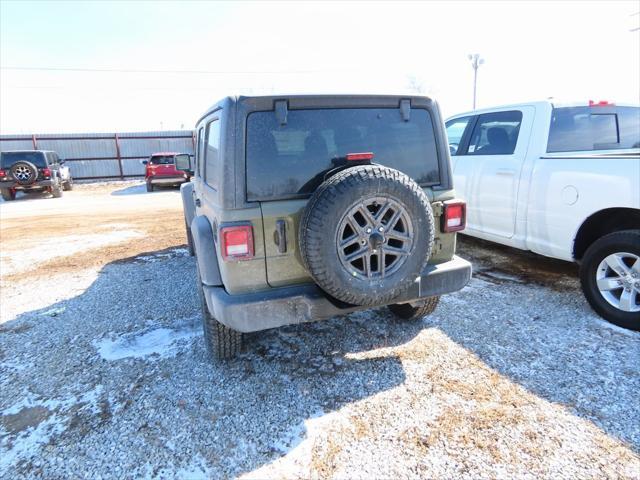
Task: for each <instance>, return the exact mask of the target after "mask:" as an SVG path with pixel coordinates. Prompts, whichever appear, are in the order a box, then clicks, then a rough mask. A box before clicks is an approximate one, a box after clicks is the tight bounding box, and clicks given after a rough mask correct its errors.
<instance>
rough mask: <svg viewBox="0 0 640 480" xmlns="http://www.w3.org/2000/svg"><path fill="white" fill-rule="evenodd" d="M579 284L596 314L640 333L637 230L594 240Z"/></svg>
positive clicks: (639, 245)
mask: <svg viewBox="0 0 640 480" xmlns="http://www.w3.org/2000/svg"><path fill="white" fill-rule="evenodd" d="M580 281H581V284H582V290H583V292H584V295H585V297H586V298H587V301H588V302H589V304H590V305H591V307H592V308H593V309H594V310H595V311H596V313H598V314H599V315H600V316H601V317H603V318H604V319H606V320H608V321H610V322H611V323H613V324H615V325H618V326H620V327H623V328H629V329H631V330H640V230H624V231H621V232H615V233H611V234H609V235H605V236H604V237H602V238H600V239H599V240H596V241H595V242H594V243H593V244H592V245H591V246H590V247H589V248H588V249H587V251H586V252H585V254H584V257H583V259H582V265H581V266H580Z"/></svg>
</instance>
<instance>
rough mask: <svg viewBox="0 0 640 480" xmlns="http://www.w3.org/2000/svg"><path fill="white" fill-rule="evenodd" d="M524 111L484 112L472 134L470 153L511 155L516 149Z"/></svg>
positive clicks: (468, 152) (468, 151)
mask: <svg viewBox="0 0 640 480" xmlns="http://www.w3.org/2000/svg"><path fill="white" fill-rule="evenodd" d="M521 123H522V112H520V111H518V110H511V111H507V112H494V113H484V114H482V115H480V117H479V118H478V122H477V123H476V126H475V127H474V129H473V133H472V134H471V141H470V142H469V148H468V150H467V154H468V155H511V154H512V153H513V152H514V151H515V149H516V143H517V142H518V133H519V132H520V124H521Z"/></svg>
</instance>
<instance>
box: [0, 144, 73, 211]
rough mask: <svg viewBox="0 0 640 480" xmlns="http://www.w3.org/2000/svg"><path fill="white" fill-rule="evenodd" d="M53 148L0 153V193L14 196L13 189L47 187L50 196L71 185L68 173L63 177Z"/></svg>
mask: <svg viewBox="0 0 640 480" xmlns="http://www.w3.org/2000/svg"><path fill="white" fill-rule="evenodd" d="M63 163H64V162H63V161H62V160H60V158H59V157H58V154H57V153H56V152H51V151H44V150H22V151H11V152H2V153H0V193H1V194H2V198H3V199H4V200H5V201H6V200H14V199H15V198H16V192H17V191H20V190H21V191H25V192H34V191H48V192H50V193H51V194H52V195H53V197H54V198H59V197H61V196H62V190H63V189H64V190H68V189H70V187H71V180H70V177H69V178H67V179H63V175H62V171H61V165H62V164H63Z"/></svg>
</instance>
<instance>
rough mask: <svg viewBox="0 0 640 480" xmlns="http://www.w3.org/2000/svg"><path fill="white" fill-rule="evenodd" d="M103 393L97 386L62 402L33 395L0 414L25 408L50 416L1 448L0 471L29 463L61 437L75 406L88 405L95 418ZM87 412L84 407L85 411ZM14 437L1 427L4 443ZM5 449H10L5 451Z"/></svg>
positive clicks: (0, 433)
mask: <svg viewBox="0 0 640 480" xmlns="http://www.w3.org/2000/svg"><path fill="white" fill-rule="evenodd" d="M102 393H103V386H102V385H97V386H95V387H94V388H93V389H92V390H89V391H87V392H84V393H82V394H81V395H79V396H72V397H70V398H67V399H64V400H58V399H44V400H41V399H38V398H35V397H34V396H33V395H26V396H25V397H24V398H22V399H21V400H20V401H19V402H18V403H16V404H14V405H12V406H11V407H9V408H6V409H4V410H2V411H1V412H0V416H5V415H16V414H18V413H20V412H22V411H23V410H24V409H25V408H33V407H43V408H45V409H46V410H48V411H49V412H50V414H49V416H48V417H47V418H46V419H45V420H43V421H41V422H40V423H38V425H37V426H35V427H29V428H27V429H26V430H24V431H22V432H19V433H18V434H14V435H15V438H11V442H10V443H5V442H3V443H2V444H0V471H6V470H7V469H8V468H9V467H10V466H12V465H15V464H16V463H17V462H18V461H20V460H28V459H31V458H33V457H35V456H37V455H38V451H39V449H40V447H41V446H43V445H46V444H47V443H49V442H50V440H51V439H52V438H53V437H54V436H57V435H60V434H62V433H63V432H64V431H65V430H66V428H67V425H68V420H69V418H68V416H67V414H68V413H69V410H70V409H71V407H73V406H75V405H78V404H87V406H88V408H90V409H91V411H92V412H93V413H94V414H96V413H98V412H99V411H100V409H99V406H98V399H99V397H100V396H101V395H102ZM85 408H86V407H85ZM11 436H13V435H12V434H10V433H9V432H7V431H6V430H4V428H2V427H0V437H4V438H5V439H6V438H8V437H11ZM7 445H11V447H10V448H7Z"/></svg>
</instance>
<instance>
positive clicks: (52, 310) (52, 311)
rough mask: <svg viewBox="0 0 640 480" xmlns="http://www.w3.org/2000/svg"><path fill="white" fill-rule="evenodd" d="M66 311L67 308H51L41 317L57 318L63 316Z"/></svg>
mask: <svg viewBox="0 0 640 480" xmlns="http://www.w3.org/2000/svg"><path fill="white" fill-rule="evenodd" d="M66 309H67V308H66V307H59V308H50V309H49V310H47V311H45V312H42V313H41V314H40V315H42V316H49V317H57V316H58V315H61V314H63V313H64V311H65V310H66Z"/></svg>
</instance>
